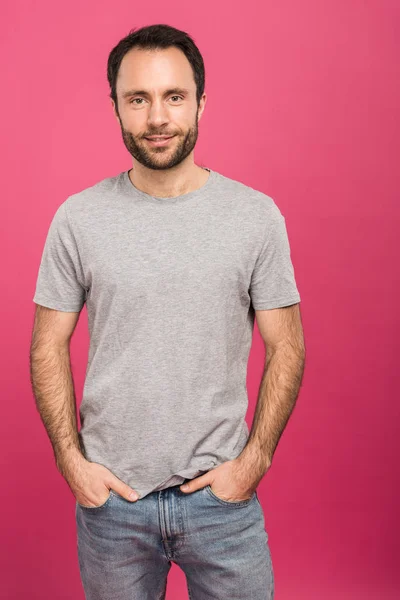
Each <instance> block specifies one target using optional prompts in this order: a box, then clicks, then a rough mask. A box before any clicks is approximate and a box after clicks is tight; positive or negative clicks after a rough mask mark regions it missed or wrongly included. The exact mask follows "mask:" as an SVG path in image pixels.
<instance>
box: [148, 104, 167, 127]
mask: <svg viewBox="0 0 400 600" xmlns="http://www.w3.org/2000/svg"><path fill="white" fill-rule="evenodd" d="M168 122H169V116H168V109H167V107H166V106H165V104H164V103H163V101H162V100H155V101H154V102H153V103H152V105H151V107H150V110H149V113H148V123H149V125H150V126H151V127H152V128H158V127H160V126H162V125H164V124H165V123H168Z"/></svg>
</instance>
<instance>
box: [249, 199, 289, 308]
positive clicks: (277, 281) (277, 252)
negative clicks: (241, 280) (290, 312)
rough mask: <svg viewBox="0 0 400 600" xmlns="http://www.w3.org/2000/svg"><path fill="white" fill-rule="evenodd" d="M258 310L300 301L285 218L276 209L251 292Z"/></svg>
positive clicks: (267, 226) (252, 277)
mask: <svg viewBox="0 0 400 600" xmlns="http://www.w3.org/2000/svg"><path fill="white" fill-rule="evenodd" d="M249 293H250V296H251V300H252V304H253V307H254V309H255V310H265V309H271V308H281V307H284V306H290V305H291V304H296V303H297V302H300V294H299V291H298V289H297V285H296V280H295V274H294V268H293V264H292V260H291V255H290V245H289V239H288V234H287V229H286V223H285V217H284V216H283V215H282V213H281V212H280V211H279V209H278V210H274V211H273V214H272V215H271V217H270V218H269V219H268V222H267V225H266V228H265V233H264V241H263V245H262V248H261V251H260V253H259V256H258V257H257V261H256V264H255V266H254V270H253V273H252V276H251V283H250V290H249Z"/></svg>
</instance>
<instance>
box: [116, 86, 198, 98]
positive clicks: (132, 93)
mask: <svg viewBox="0 0 400 600" xmlns="http://www.w3.org/2000/svg"><path fill="white" fill-rule="evenodd" d="M189 93H190V90H188V89H186V88H182V87H175V88H171V89H169V90H166V91H165V92H164V94H163V95H164V97H165V96H169V95H171V94H189ZM130 96H147V97H148V96H150V94H149V92H147V91H146V90H126V91H125V92H123V93H122V98H123V99H125V98H129V97H130Z"/></svg>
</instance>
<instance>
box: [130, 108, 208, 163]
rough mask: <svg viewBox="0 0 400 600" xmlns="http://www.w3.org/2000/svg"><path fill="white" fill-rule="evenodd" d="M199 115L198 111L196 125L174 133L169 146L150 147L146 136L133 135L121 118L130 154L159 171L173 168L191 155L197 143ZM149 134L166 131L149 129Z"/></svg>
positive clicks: (163, 133)
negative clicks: (145, 138)
mask: <svg viewBox="0 0 400 600" xmlns="http://www.w3.org/2000/svg"><path fill="white" fill-rule="evenodd" d="M197 116H198V111H197V113H196V120H195V123H194V125H193V126H192V127H190V128H189V129H188V130H187V132H186V133H184V134H180V133H176V134H173V135H175V137H174V138H173V139H172V140H171V142H170V143H169V144H168V145H167V146H159V147H158V148H157V147H150V146H149V145H148V144H147V142H146V141H145V140H144V139H143V138H144V137H145V136H141V137H135V136H134V135H132V133H131V132H130V131H128V130H127V129H125V128H124V126H123V125H122V122H121V119H120V125H121V133H122V139H123V141H124V144H125V147H126V149H127V150H128V152H129V154H131V155H132V156H133V158H134V159H136V160H137V161H138V162H139V163H140V164H141V165H143V166H144V167H147V168H148V169H154V170H157V171H165V170H167V169H172V167H175V166H176V165H179V163H181V162H182V161H183V160H184V159H185V158H186V157H187V156H189V154H190V153H191V152H192V150H193V148H194V147H195V145H196V142H197V138H198V135H199V128H198V119H197ZM167 133H168V132H167ZM147 135H149V136H150V135H166V132H164V131H148V132H147Z"/></svg>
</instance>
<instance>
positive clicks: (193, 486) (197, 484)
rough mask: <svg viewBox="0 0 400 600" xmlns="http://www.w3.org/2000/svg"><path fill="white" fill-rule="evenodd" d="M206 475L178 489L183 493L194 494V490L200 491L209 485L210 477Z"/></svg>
mask: <svg viewBox="0 0 400 600" xmlns="http://www.w3.org/2000/svg"><path fill="white" fill-rule="evenodd" d="M207 475H208V474H206V475H202V476H201V477H195V478H194V479H191V480H190V481H187V482H186V483H184V484H182V485H181V486H179V489H180V490H181V491H182V492H185V493H191V492H195V491H196V490H200V489H201V488H203V487H205V486H206V485H208V484H209V483H210V477H209V476H207Z"/></svg>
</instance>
